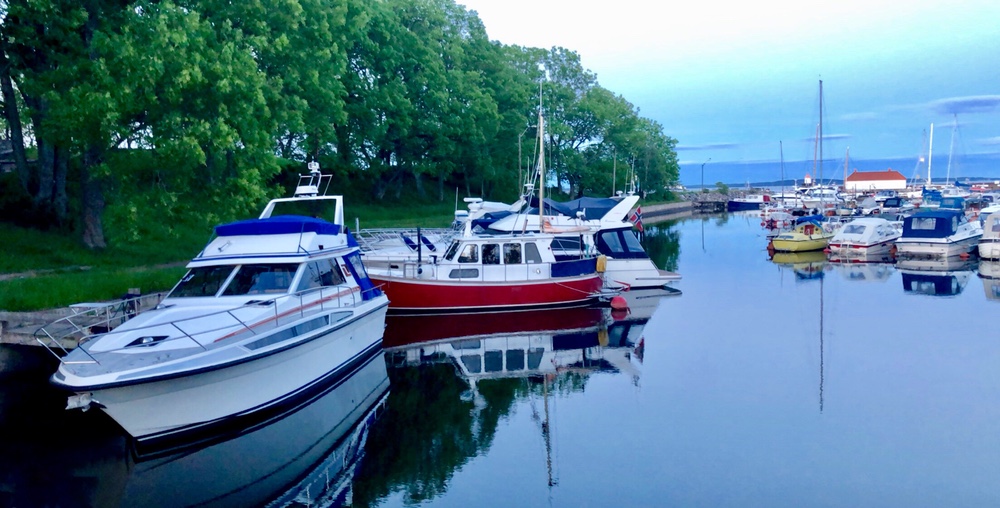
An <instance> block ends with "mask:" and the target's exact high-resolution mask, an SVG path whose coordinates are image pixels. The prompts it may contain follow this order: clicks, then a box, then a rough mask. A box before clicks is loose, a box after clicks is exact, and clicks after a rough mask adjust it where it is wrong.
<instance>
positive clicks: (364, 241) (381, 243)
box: [354, 228, 461, 254]
mask: <svg viewBox="0 0 1000 508" xmlns="http://www.w3.org/2000/svg"><path fill="white" fill-rule="evenodd" d="M418 232H419V234H418ZM459 233H461V230H460V229H455V228H375V229H361V230H358V231H355V232H354V238H355V239H356V240H357V241H358V246H359V247H360V248H361V252H364V253H375V252H377V251H379V250H381V249H386V248H392V247H404V246H406V247H408V248H409V249H410V250H412V251H413V252H416V242H418V241H420V242H421V243H422V244H423V245H421V248H422V249H423V250H424V252H426V253H428V254H430V253H433V251H432V250H431V249H430V248H429V247H428V246H427V242H429V241H431V240H430V239H431V238H436V239H437V241H436V242H432V243H434V244H441V243H446V242H447V241H450V240H451V238H452V237H454V236H455V235H456V234H459ZM421 237H423V238H424V240H422V241H421V240H418V239H419V238H421ZM408 240H409V241H408Z"/></svg>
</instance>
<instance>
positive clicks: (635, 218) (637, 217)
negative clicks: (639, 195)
mask: <svg viewBox="0 0 1000 508" xmlns="http://www.w3.org/2000/svg"><path fill="white" fill-rule="evenodd" d="M628 220H629V221H630V222H632V224H634V225H635V227H636V229H638V230H639V232H640V233H642V232H643V230H642V207H641V206H637V207H635V212H632V216H631V217H629V218H628Z"/></svg>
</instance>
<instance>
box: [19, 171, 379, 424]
mask: <svg viewBox="0 0 1000 508" xmlns="http://www.w3.org/2000/svg"><path fill="white" fill-rule="evenodd" d="M310 169H311V170H312V172H311V173H310V175H307V176H304V177H303V178H304V179H305V180H304V181H303V182H300V185H299V187H298V188H297V189H296V194H295V196H294V197H292V198H283V199H275V200H272V201H271V202H270V203H269V204H268V206H267V207H266V208H265V210H264V212H263V213H262V214H261V216H260V218H258V219H252V220H245V221H240V222H235V223H231V224H224V225H220V226H217V227H216V228H215V233H216V236H215V238H214V239H213V240H211V242H210V243H209V244H208V246H206V247H205V249H204V250H203V251H202V252H200V253H199V254H198V255H197V256H195V257H194V259H192V260H191V262H190V263H188V265H187V267H188V272H187V273H186V274H185V275H184V276H183V277H182V278H181V280H180V282H178V283H177V285H176V286H174V288H173V290H172V291H170V293H169V294H168V295H167V296H166V298H164V299H163V300H162V302H160V304H159V305H157V306H156V307H155V308H153V309H151V310H148V311H146V312H141V313H139V314H138V315H136V316H135V317H133V318H132V319H130V320H128V321H125V322H124V323H123V324H121V325H120V326H118V327H116V328H114V329H112V330H110V331H106V332H105V333H99V334H95V335H89V336H86V337H83V338H82V339H81V340H80V342H79V346H78V347H76V348H75V349H73V350H72V351H69V352H68V354H66V355H65V356H64V357H62V358H61V360H60V362H61V363H60V365H59V368H58V370H57V371H56V372H55V374H53V376H52V382H53V383H54V384H55V385H56V386H58V387H60V388H64V389H66V390H68V391H70V392H73V393H74V395H72V396H71V397H69V404H68V409H69V408H84V409H86V408H89V407H97V408H100V409H101V410H103V411H104V412H106V413H107V414H108V415H110V416H111V418H113V419H114V420H115V421H116V422H118V423H119V424H120V425H121V427H122V428H123V429H124V430H125V431H127V432H128V433H129V434H131V435H132V436H133V437H135V438H137V439H139V440H156V439H160V438H175V437H177V436H179V435H181V434H183V433H186V432H187V431H195V430H205V429H208V428H213V427H214V426H216V425H222V424H227V423H234V422H237V421H239V420H240V419H243V418H251V417H252V416H253V415H255V414H259V413H262V412H269V411H274V410H275V408H277V407H281V406H283V405H285V404H292V403H296V402H297V401H298V400H300V399H301V398H303V397H310V396H313V395H312V392H314V391H315V390H322V389H323V388H324V387H325V386H329V385H330V383H337V382H339V381H341V380H343V379H344V378H346V377H347V376H350V375H351V373H352V372H353V371H355V370H356V369H357V368H358V367H359V366H361V365H364V364H365V363H366V362H367V361H369V360H370V359H372V358H374V357H376V356H377V355H380V354H381V344H382V333H383V329H384V326H385V314H386V309H387V307H388V304H389V302H388V299H387V297H386V296H385V295H384V294H383V293H382V292H381V291H380V290H379V289H378V288H375V287H374V286H373V285H372V283H371V281H370V280H369V278H368V274H367V273H366V270H365V267H364V265H363V264H362V262H361V256H360V253H359V250H358V245H357V242H355V240H354V238H353V237H352V236H351V235H350V234H349V233H348V232H347V231H346V230H345V228H344V222H343V216H344V208H343V206H344V205H343V198H342V197H341V196H326V195H321V194H320V192H319V187H320V186H321V184H322V183H323V182H324V179H326V180H325V182H326V185H327V187H328V186H329V175H321V174H320V173H319V170H318V167H312V168H310ZM324 194H325V193H324ZM302 202H310V203H309V204H311V205H332V207H333V218H332V220H331V221H327V220H324V219H320V218H314V217H308V216H299V215H281V216H276V215H272V213H273V211H274V210H275V208H276V207H278V208H281V207H283V206H285V205H289V206H290V205H299V204H301V203H302ZM43 331H44V330H43ZM38 337H40V338H41V340H40V341H41V342H43V343H45V344H47V345H49V346H50V347H53V345H54V344H55V341H54V340H53V337H51V336H50V335H49V334H48V333H40V334H39V335H38Z"/></svg>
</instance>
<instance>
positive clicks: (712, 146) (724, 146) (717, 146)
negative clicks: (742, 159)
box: [676, 143, 740, 152]
mask: <svg viewBox="0 0 1000 508" xmlns="http://www.w3.org/2000/svg"><path fill="white" fill-rule="evenodd" d="M739 147H740V144H739V143H708V144H705V145H677V147H676V150H677V151H678V152H683V151H695V150H733V149H736V148H739Z"/></svg>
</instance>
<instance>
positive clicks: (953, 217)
mask: <svg viewBox="0 0 1000 508" xmlns="http://www.w3.org/2000/svg"><path fill="white" fill-rule="evenodd" d="M982 236H983V228H982V227H980V225H979V222H978V221H976V222H969V220H968V219H967V218H966V217H965V214H964V213H962V212H961V211H958V210H945V209H938V210H928V211H921V212H917V213H915V214H913V215H911V216H909V217H906V218H905V219H903V235H902V236H900V237H899V239H897V240H896V255H897V256H899V257H934V258H947V257H950V256H958V255H961V254H968V253H970V252H972V251H974V250H975V248H976V245H977V244H978V243H979V238H980V237H982Z"/></svg>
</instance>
